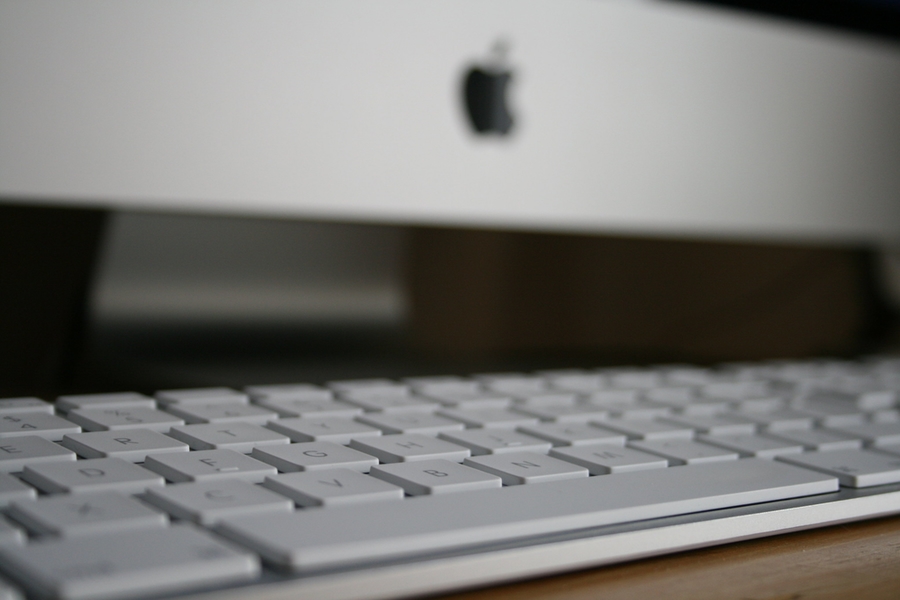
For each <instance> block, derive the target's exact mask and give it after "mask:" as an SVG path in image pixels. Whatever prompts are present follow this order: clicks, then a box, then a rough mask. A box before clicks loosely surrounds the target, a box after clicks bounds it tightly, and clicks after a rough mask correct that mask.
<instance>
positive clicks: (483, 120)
mask: <svg viewBox="0 0 900 600" xmlns="http://www.w3.org/2000/svg"><path fill="white" fill-rule="evenodd" d="M508 50H509V46H508V45H507V43H506V42H505V41H503V40H500V41H497V42H496V43H495V44H494V46H493V48H492V49H491V54H490V56H489V58H488V59H487V60H486V61H484V62H483V63H482V64H480V65H479V64H476V65H474V66H472V67H471V68H470V69H469V70H468V71H467V72H466V75H465V79H464V83H463V101H464V104H465V107H466V114H467V115H468V116H469V123H470V124H471V125H472V129H473V130H474V131H475V132H476V133H478V134H481V135H506V134H508V133H509V132H510V130H511V129H512V127H513V124H514V121H513V117H512V115H511V114H510V112H509V107H508V106H507V99H506V94H507V89H508V88H509V83H510V81H512V71H511V70H510V68H509V66H508V65H507V60H506V55H507V52H508Z"/></svg>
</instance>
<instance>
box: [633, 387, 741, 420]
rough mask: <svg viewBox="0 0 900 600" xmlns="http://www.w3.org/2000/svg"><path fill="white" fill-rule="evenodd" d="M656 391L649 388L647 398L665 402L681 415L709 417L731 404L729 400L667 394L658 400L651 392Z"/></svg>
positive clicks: (660, 402)
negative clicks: (668, 395)
mask: <svg viewBox="0 0 900 600" xmlns="http://www.w3.org/2000/svg"><path fill="white" fill-rule="evenodd" d="M664 389H665V388H664ZM655 391H657V390H649V391H648V392H647V398H648V399H650V400H653V401H654V402H657V403H659V404H664V405H666V406H669V407H671V408H672V409H673V411H674V412H675V414H679V415H688V416H703V417H708V416H712V415H717V414H720V413H723V412H725V411H727V410H728V409H729V408H730V404H729V403H728V402H727V401H725V400H716V399H714V398H684V399H681V398H665V396H663V398H662V399H660V400H657V399H656V398H655V397H654V396H652V395H651V392H655Z"/></svg>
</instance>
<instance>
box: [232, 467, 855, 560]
mask: <svg viewBox="0 0 900 600" xmlns="http://www.w3.org/2000/svg"><path fill="white" fill-rule="evenodd" d="M837 489H838V482H837V479H835V478H834V477H829V476H827V475H822V474H818V473H815V472H813V471H807V470H805V469H801V468H797V467H793V466H790V465H786V464H783V463H778V462H773V461H766V460H760V459H744V460H738V461H727V462H720V463H710V464H704V465H694V466H683V467H672V468H668V469H660V470H649V471H638V472H633V473H622V474H617V475H601V476H596V477H590V478H585V479H572V480H566V481H556V482H546V483H536V484H531V485H520V486H511V487H504V488H500V489H493V490H481V491H477V492H468V493H466V492H461V493H455V494H447V495H444V496H426V497H417V498H409V499H406V500H404V501H400V502H384V503H371V504H363V505H359V506H345V507H336V508H315V509H304V510H299V511H297V512H295V513H292V514H267V515H257V516H246V517H235V518H231V519H227V520H225V521H224V522H223V523H222V524H221V525H220V527H219V532H220V533H221V534H222V535H225V536H226V537H228V538H230V539H232V540H234V541H236V542H238V543H240V544H243V545H245V546H247V547H249V548H251V549H252V550H254V551H256V552H258V553H259V554H260V555H261V556H262V557H263V558H264V559H266V560H267V561H269V562H271V563H274V564H277V565H279V566H282V567H289V568H291V569H293V570H295V571H298V572H304V573H308V572H315V571H319V570H323V569H331V568H336V567H348V566H353V565H358V564H364V563H368V562H372V561H373V560H384V559H395V558H402V557H404V556H412V555H422V554H427V553H435V552H440V551H446V550H451V549H459V548H465V547H469V546H476V545H482V544H489V543H495V542H504V541H509V540H514V539H519V538H528V537H532V536H538V535H543V534H547V533H554V532H563V531H573V530H577V529H582V528H587V527H597V526H601V525H611V524H615V523H626V522H629V521H638V520H642V519H652V518H657V517H665V516H672V515H680V514H686V513H692V512H699V511H704V510H713V509H718V508H727V507H731V506H740V505H744V504H754V503H757V502H768V501H772V500H782V499H786V498H795V497H799V496H807V495H812V494H820V493H825V492H831V491H836V490H837Z"/></svg>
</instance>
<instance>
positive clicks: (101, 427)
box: [66, 408, 184, 433]
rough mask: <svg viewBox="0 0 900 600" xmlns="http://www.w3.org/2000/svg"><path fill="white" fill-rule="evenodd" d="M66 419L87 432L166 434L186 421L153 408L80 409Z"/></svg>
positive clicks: (70, 412)
mask: <svg viewBox="0 0 900 600" xmlns="http://www.w3.org/2000/svg"><path fill="white" fill-rule="evenodd" d="M66 418H67V419H68V420H70V421H72V422H73V423H77V424H78V425H81V427H82V428H84V430H85V431H123V430H126V429H150V430H152V431H158V432H159V433H166V432H167V431H169V429H171V428H172V427H173V426H175V425H184V419H180V418H178V417H176V416H173V415H170V414H169V413H165V412H163V411H161V410H156V409H153V408H85V409H82V408H79V409H74V410H70V411H69V412H68V414H66Z"/></svg>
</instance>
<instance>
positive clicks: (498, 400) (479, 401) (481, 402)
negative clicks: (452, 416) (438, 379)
mask: <svg viewBox="0 0 900 600" xmlns="http://www.w3.org/2000/svg"><path fill="white" fill-rule="evenodd" d="M472 385H476V384H472ZM423 395H424V396H426V397H427V398H430V399H432V400H434V401H436V402H438V403H440V404H441V405H442V406H446V407H448V408H463V409H475V410H479V409H485V408H505V407H507V406H509V405H510V404H512V402H513V399H512V396H510V395H508V394H497V393H494V392H485V391H483V390H477V389H476V390H470V389H466V390H450V391H440V390H439V391H435V390H430V391H426V392H423Z"/></svg>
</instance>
